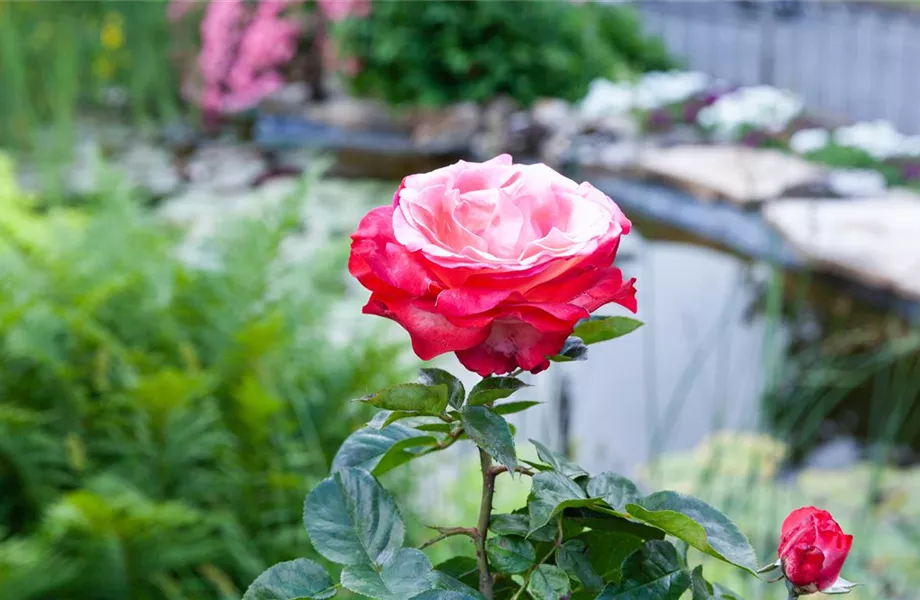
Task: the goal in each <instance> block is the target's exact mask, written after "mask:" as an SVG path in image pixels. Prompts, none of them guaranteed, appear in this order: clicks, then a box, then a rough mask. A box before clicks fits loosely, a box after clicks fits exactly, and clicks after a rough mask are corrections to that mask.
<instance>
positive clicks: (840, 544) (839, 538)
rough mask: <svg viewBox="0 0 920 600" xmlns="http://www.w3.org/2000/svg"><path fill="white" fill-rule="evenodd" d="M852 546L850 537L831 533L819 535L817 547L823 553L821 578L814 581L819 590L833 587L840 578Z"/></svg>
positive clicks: (851, 537)
mask: <svg viewBox="0 0 920 600" xmlns="http://www.w3.org/2000/svg"><path fill="white" fill-rule="evenodd" d="M852 545H853V536H852V535H840V534H835V533H831V532H826V533H824V534H819V537H818V547H820V548H821V549H822V551H823V553H824V565H823V568H822V569H821V576H820V578H819V579H817V580H816V583H817V584H818V589H819V590H823V589H824V588H827V587H830V586H832V585H834V582H835V581H837V578H838V577H840V571H842V570H843V563H844V562H846V560H847V555H848V554H849V553H850V548H851V547H852Z"/></svg>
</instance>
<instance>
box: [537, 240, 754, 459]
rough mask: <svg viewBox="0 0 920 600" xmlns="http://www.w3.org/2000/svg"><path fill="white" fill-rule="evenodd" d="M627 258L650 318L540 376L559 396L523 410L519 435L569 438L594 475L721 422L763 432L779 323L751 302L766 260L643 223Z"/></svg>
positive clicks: (694, 438)
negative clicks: (660, 235) (653, 232)
mask: <svg viewBox="0 0 920 600" xmlns="http://www.w3.org/2000/svg"><path fill="white" fill-rule="evenodd" d="M618 263H619V264H620V267H621V268H622V269H623V271H624V272H625V273H626V274H627V275H628V276H634V277H636V278H637V279H638V283H637V288H638V290H639V296H638V297H639V313H638V315H637V318H638V319H640V320H641V321H643V322H644V323H645V326H643V327H642V328H641V329H639V330H638V331H636V332H634V333H632V334H630V335H628V336H626V337H624V338H621V339H618V340H616V341H612V342H607V343H604V344H599V345H596V346H592V347H591V348H590V351H589V354H590V359H589V360H588V361H584V362H578V363H567V364H560V365H554V366H553V368H552V369H551V370H550V372H548V373H547V374H545V375H541V376H538V377H536V378H535V379H536V380H537V381H538V382H539V384H540V387H541V393H542V394H543V395H544V397H547V398H549V400H550V401H549V402H548V403H547V404H546V405H544V406H541V407H539V409H537V410H534V411H532V412H531V413H527V414H525V415H524V419H526V420H522V421H521V422H520V423H519V425H520V435H519V437H523V436H533V437H541V438H549V439H550V440H551V442H552V444H553V445H554V446H555V447H557V448H561V447H564V446H569V447H570V448H571V450H572V452H573V454H574V455H575V456H576V457H577V459H578V461H579V462H580V464H582V465H583V466H584V467H585V468H586V469H587V470H588V471H589V472H597V471H603V470H607V469H613V470H617V471H620V472H624V473H631V472H633V471H634V470H635V469H636V468H637V467H638V466H640V465H642V464H645V463H647V462H648V461H649V460H650V459H651V458H654V457H655V456H658V455H659V454H660V453H662V452H672V451H681V450H689V449H692V448H693V447H695V446H697V445H698V444H699V443H700V442H701V441H702V440H703V439H704V438H706V437H707V436H708V435H710V434H711V433H712V432H714V431H718V430H720V429H726V428H727V429H732V430H753V429H757V428H758V426H759V423H758V420H759V418H758V415H759V410H758V406H759V402H760V397H761V394H762V390H763V386H764V369H763V365H764V358H765V348H764V347H765V339H766V338H767V336H768V330H769V329H770V326H769V325H768V323H767V321H766V319H764V318H763V317H762V316H759V315H753V316H752V315H751V311H750V308H751V306H752V305H753V304H754V303H755V302H756V300H757V295H758V293H759V286H758V285H756V283H757V277H758V273H757V271H758V269H757V266H756V265H751V264H749V263H747V262H745V261H743V260H741V259H739V258H736V257H734V256H731V255H729V254H726V253H723V252H719V251H717V250H713V249H709V248H704V247H700V246H694V245H691V244H688V243H685V242H675V241H667V240H662V239H653V238H650V237H643V236H642V232H641V230H638V231H637V230H634V234H631V235H630V236H628V237H627V238H625V239H624V244H623V247H622V249H621V253H620V258H619V259H618ZM760 275H761V276H762V275H763V273H760ZM601 312H602V313H605V314H626V311H625V310H622V309H619V307H615V308H611V309H602V310H601ZM553 371H555V373H553ZM566 407H567V408H566ZM560 421H561V423H560ZM560 425H563V427H560Z"/></svg>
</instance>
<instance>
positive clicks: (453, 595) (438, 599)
mask: <svg viewBox="0 0 920 600" xmlns="http://www.w3.org/2000/svg"><path fill="white" fill-rule="evenodd" d="M481 599H482V596H472V595H470V594H465V593H463V592H455V591H452V590H429V591H427V592H422V593H421V594H419V595H418V596H412V597H411V598H409V600H481Z"/></svg>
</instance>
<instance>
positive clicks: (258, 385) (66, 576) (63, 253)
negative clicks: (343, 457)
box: [0, 168, 405, 600]
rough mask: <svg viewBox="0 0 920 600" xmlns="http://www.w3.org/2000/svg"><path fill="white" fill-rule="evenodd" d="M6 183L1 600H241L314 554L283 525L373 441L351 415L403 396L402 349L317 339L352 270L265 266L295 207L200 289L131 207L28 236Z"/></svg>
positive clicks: (198, 274) (41, 225) (95, 212)
mask: <svg viewBox="0 0 920 600" xmlns="http://www.w3.org/2000/svg"><path fill="white" fill-rule="evenodd" d="M10 175H11V171H10V169H8V168H7V169H5V172H4V173H0V361H2V364H3V369H2V371H0V489H2V490H3V494H2V495H0V598H3V599H4V600H25V599H27V598H33V599H41V598H58V599H61V600H69V599H74V600H76V599H85V598H94V599H99V600H107V599H112V600H125V599H129V598H131V599H144V600H147V599H151V600H153V599H161V598H162V599H173V598H194V599H195V600H206V599H209V598H215V599H217V598H232V597H238V596H239V595H240V594H241V590H243V589H245V586H246V585H248V583H249V582H250V581H251V580H252V579H253V578H254V577H255V576H256V575H257V574H258V573H259V572H260V571H261V570H262V569H264V568H265V567H267V566H268V565H270V564H272V563H274V562H276V561H278V560H284V559H289V558H292V557H294V556H301V555H303V554H304V553H305V552H309V544H308V542H307V540H306V536H305V534H304V533H303V528H302V526H301V523H300V517H299V515H298V514H297V511H291V510H290V507H291V506H292V505H293V504H297V503H299V502H301V501H302V498H303V495H304V493H305V492H306V490H308V489H309V488H310V487H311V486H312V484H313V483H315V481H317V480H318V479H319V477H320V476H321V475H322V474H323V473H325V472H326V471H327V470H328V468H329V463H330V461H331V459H332V456H333V454H334V450H335V448H337V447H338V446H339V445H340V443H341V442H342V440H343V439H344V438H345V437H346V436H347V435H348V433H350V432H351V431H352V430H353V429H355V428H356V427H357V426H358V425H359V424H360V423H363V422H364V421H366V419H367V414H366V413H365V412H363V410H362V409H361V408H360V406H359V405H358V404H357V403H354V402H350V400H352V399H354V398H356V397H359V396H361V395H363V394H365V393H367V391H368V390H374V389H377V388H378V387H379V386H380V385H386V384H388V383H392V382H394V381H396V380H399V379H402V378H403V377H404V375H405V374H404V373H403V372H402V370H401V367H399V366H398V361H394V360H393V358H394V356H397V355H398V353H397V350H398V349H397V348H394V347H392V346H389V345H387V344H383V343H381V342H380V340H376V339H375V338H373V337H371V336H370V334H366V335H364V336H360V335H359V336H358V337H357V338H354V337H353V338H351V339H349V340H348V344H347V345H345V344H337V343H336V342H335V341H334V340H333V338H332V336H331V334H330V332H329V331H330V329H331V328H327V325H328V323H327V322H328V320H329V316H328V315H329V310H330V309H331V308H332V307H334V305H335V304H336V303H337V301H339V299H340V297H341V292H342V288H341V285H342V283H341V277H340V275H341V272H342V268H343V261H344V254H342V251H347V248H344V247H342V248H339V247H335V246H334V247H332V248H331V249H329V250H326V251H323V252H326V254H324V255H321V256H316V257H315V260H314V261H313V262H312V264H310V265H304V264H302V263H294V262H290V261H284V262H282V261H279V260H278V256H279V246H280V244H281V240H282V239H283V238H284V237H285V236H286V235H287V234H288V233H290V232H291V231H292V230H294V229H296V228H297V227H298V225H299V219H296V218H293V217H294V216H295V215H296V214H298V213H296V212H295V211H297V210H299V207H300V204H301V202H300V198H301V197H302V196H303V194H302V192H303V190H300V191H301V193H300V194H297V195H295V197H292V198H291V199H289V200H288V201H286V202H285V203H284V205H283V206H282V207H281V208H279V209H277V210H275V211H270V212H269V213H268V214H267V215H265V218H263V219H261V220H259V221H254V222H253V221H246V222H240V223H238V224H236V225H234V226H232V227H230V228H229V229H228V230H227V231H226V232H225V233H224V234H223V235H221V237H220V238H219V239H217V240H216V241H215V243H214V247H213V248H212V250H213V251H214V253H215V257H216V258H217V259H218V262H219V264H220V265H222V267H220V268H216V269H210V270H203V269H196V268H192V267H190V266H188V265H186V264H184V263H183V262H181V261H180V260H179V259H178V258H176V253H175V245H174V243H175V241H176V235H175V232H173V231H171V230H170V229H168V228H167V226H166V225H164V224H162V223H161V222H160V221H158V220H157V219H156V218H154V217H153V216H151V215H150V214H148V213H145V212H143V211H142V210H141V209H139V208H138V205H137V204H136V203H132V202H129V201H127V200H124V199H119V198H117V197H116V198H113V197H108V196H106V197H104V199H103V200H100V201H99V204H98V205H93V206H91V207H89V208H87V209H85V210H86V212H82V213H76V212H71V213H62V212H61V211H60V210H57V209H52V210H50V211H49V212H48V214H47V215H38V214H36V213H34V212H33V211H32V209H31V207H30V206H29V205H28V199H27V198H24V197H23V196H21V195H20V194H19V193H18V192H17V191H16V189H15V187H14V186H13V185H11V184H10V181H11V180H10ZM342 242H343V244H344V243H345V240H342ZM329 253H332V254H329ZM340 259H341V260H340ZM284 282H287V283H289V285H288V284H285V288H284V290H283V292H284V293H277V292H279V291H280V290H279V289H278V288H277V286H278V285H279V284H280V283H284ZM339 346H340V347H339ZM331 348H335V350H334V351H330V350H331Z"/></svg>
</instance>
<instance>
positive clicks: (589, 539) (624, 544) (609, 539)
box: [576, 530, 645, 581]
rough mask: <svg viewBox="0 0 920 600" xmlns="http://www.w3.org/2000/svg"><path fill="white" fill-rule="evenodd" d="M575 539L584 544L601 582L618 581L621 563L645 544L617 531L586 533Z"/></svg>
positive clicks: (634, 537)
mask: <svg viewBox="0 0 920 600" xmlns="http://www.w3.org/2000/svg"><path fill="white" fill-rule="evenodd" d="M576 539H578V540H581V541H583V542H584V543H585V546H586V547H587V548H588V560H589V561H590V562H591V567H592V568H593V569H594V571H595V572H596V573H597V574H598V575H599V576H600V578H601V579H602V580H603V581H619V580H620V567H621V566H622V565H623V561H624V560H626V557H627V556H629V555H630V554H632V553H633V552H635V551H636V550H638V549H639V548H641V547H642V544H644V543H645V540H643V539H642V538H640V537H636V536H634V535H631V534H628V533H621V532H618V531H597V530H592V531H586V532H584V533H582V534H580V535H579V536H578V537H577V538H576Z"/></svg>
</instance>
